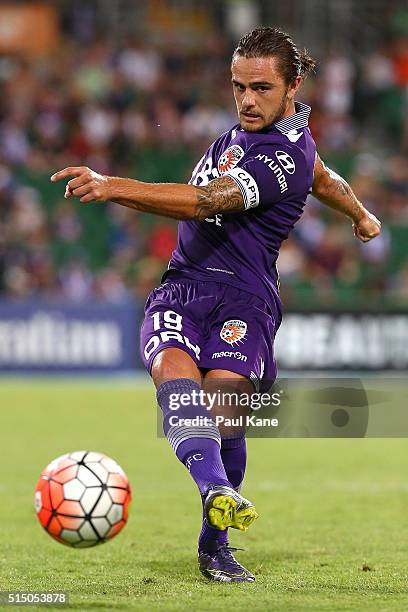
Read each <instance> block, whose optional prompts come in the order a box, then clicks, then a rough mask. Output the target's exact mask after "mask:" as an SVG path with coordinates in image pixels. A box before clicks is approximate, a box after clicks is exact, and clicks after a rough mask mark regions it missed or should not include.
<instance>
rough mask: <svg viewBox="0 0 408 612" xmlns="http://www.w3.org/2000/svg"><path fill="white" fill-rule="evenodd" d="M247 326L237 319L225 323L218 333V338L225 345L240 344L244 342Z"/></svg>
mask: <svg viewBox="0 0 408 612" xmlns="http://www.w3.org/2000/svg"><path fill="white" fill-rule="evenodd" d="M246 332H247V324H246V323H245V321H240V320H239V319H232V320H231V321H225V323H224V325H223V326H222V329H221V331H220V338H221V340H224V342H227V344H231V346H233V345H234V344H241V343H242V342H243V341H244V340H245V336H246Z"/></svg>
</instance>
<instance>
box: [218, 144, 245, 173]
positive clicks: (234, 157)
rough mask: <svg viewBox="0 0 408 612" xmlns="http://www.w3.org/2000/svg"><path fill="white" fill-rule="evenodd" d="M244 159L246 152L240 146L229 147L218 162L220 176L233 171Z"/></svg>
mask: <svg viewBox="0 0 408 612" xmlns="http://www.w3.org/2000/svg"><path fill="white" fill-rule="evenodd" d="M243 157H244V150H243V149H242V148H241V147H240V146H239V145H232V147H228V149H226V150H225V151H224V153H223V154H222V155H221V157H220V159H219V160H218V170H219V172H220V174H224V173H225V172H228V171H229V170H232V168H234V167H235V166H236V165H237V163H238V162H239V160H240V159H242V158H243Z"/></svg>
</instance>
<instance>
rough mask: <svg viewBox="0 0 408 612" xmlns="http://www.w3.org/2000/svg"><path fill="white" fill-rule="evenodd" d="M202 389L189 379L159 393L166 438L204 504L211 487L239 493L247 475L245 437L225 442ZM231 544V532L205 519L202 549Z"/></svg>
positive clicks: (173, 382) (164, 386)
mask: <svg viewBox="0 0 408 612" xmlns="http://www.w3.org/2000/svg"><path fill="white" fill-rule="evenodd" d="M200 389H201V388H200V385H199V384H198V383H196V382H195V381H194V380H191V379H189V378H181V379H177V380H169V381H167V382H165V383H162V384H161V385H160V387H159V388H158V389H157V401H158V403H159V406H160V408H161V409H162V412H163V431H164V434H165V436H166V438H167V439H168V441H169V442H170V445H171V446H172V448H173V450H174V452H175V453H176V456H177V458H178V459H179V460H180V461H181V462H182V463H183V464H184V465H185V466H186V467H187V469H188V470H189V472H190V474H191V476H192V478H193V479H194V481H195V482H196V484H197V486H198V488H199V490H200V493H201V497H202V500H203V502H204V500H205V495H206V493H207V491H208V488H209V485H223V486H227V487H233V488H235V489H237V490H238V489H239V487H240V485H241V483H242V480H243V478H244V473H245V466H246V443H245V438H244V437H239V438H224V439H221V436H220V433H219V431H218V428H217V426H216V425H215V423H214V422H213V421H212V419H211V418H210V417H209V412H208V410H207V409H206V407H205V405H203V404H202V403H200V401H199V399H198V398H199V393H200ZM188 397H190V398H191V401H190V402H189V401H188ZM180 400H182V401H180ZM186 404H187V405H186ZM194 417H202V418H200V419H199V424H196V425H189V424H186V425H185V424H183V422H182V421H181V423H180V420H181V419H193V418H194ZM227 541H228V533H227V530H225V531H219V530H218V529H213V528H212V527H210V526H209V525H208V524H207V522H206V520H205V518H204V517H203V526H202V530H201V534H200V538H199V548H200V549H203V548H206V547H210V548H211V545H212V546H214V545H219V544H223V543H226V542H227Z"/></svg>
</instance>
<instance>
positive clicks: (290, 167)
mask: <svg viewBox="0 0 408 612" xmlns="http://www.w3.org/2000/svg"><path fill="white" fill-rule="evenodd" d="M275 155H276V158H277V160H278V162H279V163H280V165H281V166H282V168H283V169H284V170H285V172H287V173H288V174H294V173H295V170H296V166H295V162H294V161H293V159H292V157H291V156H290V155H289V153H285V151H276V153H275Z"/></svg>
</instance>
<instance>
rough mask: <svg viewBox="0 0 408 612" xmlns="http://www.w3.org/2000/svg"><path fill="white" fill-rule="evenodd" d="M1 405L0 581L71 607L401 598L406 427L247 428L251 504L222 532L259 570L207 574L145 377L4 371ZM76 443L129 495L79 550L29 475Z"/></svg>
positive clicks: (404, 598) (184, 483) (295, 605)
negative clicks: (127, 486) (303, 431)
mask: <svg viewBox="0 0 408 612" xmlns="http://www.w3.org/2000/svg"><path fill="white" fill-rule="evenodd" d="M0 407H1V408H0V409H1V423H0V425H1V427H0V442H1V458H2V459H1V462H0V501H1V503H0V525H1V527H0V529H1V540H0V590H29V591H33V590H48V591H49V590H65V591H68V592H69V593H70V599H71V608H72V609H77V610H115V609H118V610H122V609H123V610H125V609H128V610H192V611H196V610H198V611H199V610H206V611H207V610H211V611H217V610H313V611H314V610H329V609H330V610H352V611H353V612H354V611H359V610H381V611H386V610H390V611H391V610H392V611H394V610H407V609H408V595H407V580H408V563H407V558H408V556H407V516H408V507H407V506H408V481H407V478H408V470H407V467H408V453H407V450H408V443H407V441H406V440H404V439H393V440H388V439H349V440H339V439H316V440H314V439H306V440H302V439H273V440H264V439H263V440H256V439H251V440H249V443H248V446H249V466H248V475H247V478H246V485H245V489H244V493H245V494H246V495H247V496H248V497H249V498H250V499H252V500H253V501H254V502H256V507H257V510H258V511H259V513H260V518H259V520H258V521H257V523H256V524H255V525H254V526H253V527H252V528H251V530H250V531H249V532H248V533H247V534H240V533H238V532H237V533H235V532H234V533H233V534H232V538H231V540H232V544H233V545H235V546H242V547H244V548H245V549H246V552H244V553H240V555H239V557H238V558H239V559H240V560H241V561H242V562H243V563H244V564H245V565H247V566H248V568H250V569H252V570H254V571H255V574H256V578H257V581H256V583H254V584H244V585H235V584H233V585H231V584H215V585H214V584H209V583H207V582H206V581H205V579H204V578H202V577H201V575H200V574H199V573H198V571H197V568H196V539H197V534H198V531H199V523H200V500H199V496H198V494H197V491H196V490H195V486H194V485H193V484H192V482H191V481H190V478H189V476H188V474H187V472H186V470H185V468H184V467H183V466H181V465H180V464H179V463H178V462H177V460H176V459H175V458H174V457H173V456H172V451H171V449H170V447H169V446H168V444H167V442H166V440H163V439H158V438H157V435H156V412H155V408H154V394H153V390H152V389H149V388H148V387H145V388H140V389H138V388H136V387H135V388H132V387H131V386H127V387H126V386H125V385H123V386H120V385H117V386H113V385H109V384H104V383H103V382H102V381H101V382H100V383H98V382H95V383H92V384H86V383H84V382H83V383H80V382H79V383H77V384H68V383H46V382H33V383H30V382H27V383H24V381H23V382H13V381H12V382H5V381H3V382H2V385H1V389H0ZM82 448H87V449H92V450H97V451H102V452H105V453H107V454H108V455H111V456H113V457H114V458H115V459H116V460H117V461H118V462H119V463H120V464H121V465H122V467H123V468H124V469H125V471H126V472H127V474H128V476H129V478H130V480H131V483H132V486H133V496H134V498H133V504H132V508H131V513H130V520H129V524H128V525H127V527H126V528H125V530H124V531H123V533H122V534H120V535H119V536H118V537H117V538H116V540H114V541H112V542H110V543H108V544H105V545H103V546H100V547H97V548H95V549H89V550H79V551H78V550H73V549H70V548H67V547H64V546H62V545H60V544H58V543H56V542H54V541H53V540H52V539H51V538H50V537H49V536H47V534H46V533H45V532H44V531H43V530H42V529H41V527H40V526H39V523H38V521H37V519H36V516H35V513H34V509H33V488H34V486H35V483H36V480H37V478H38V475H39V473H40V471H41V469H42V468H43V467H44V466H45V465H46V464H47V463H48V462H49V461H50V460H51V459H53V458H55V457H56V456H58V455H60V454H62V453H64V452H67V451H72V450H79V449H82ZM363 568H365V570H366V571H364V570H363ZM14 609H16V608H14ZM21 609H22V610H23V609H27V608H21Z"/></svg>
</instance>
